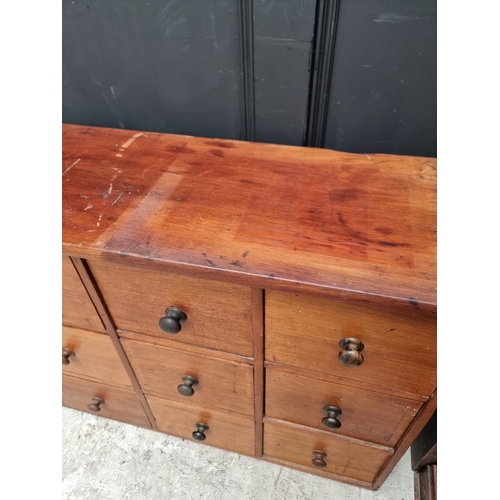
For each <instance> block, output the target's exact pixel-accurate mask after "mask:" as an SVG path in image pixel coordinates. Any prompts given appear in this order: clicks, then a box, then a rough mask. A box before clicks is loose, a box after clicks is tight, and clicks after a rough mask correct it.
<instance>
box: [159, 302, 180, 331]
mask: <svg viewBox="0 0 500 500" xmlns="http://www.w3.org/2000/svg"><path fill="white" fill-rule="evenodd" d="M186 320H187V316H186V313H185V312H184V311H181V310H180V309H178V308H177V307H169V308H167V309H165V316H164V317H163V318H160V321H159V322H158V324H159V325H160V328H161V329H162V330H163V331H164V332H165V333H170V334H172V335H175V334H176V333H179V332H180V331H181V329H182V326H181V323H182V322H184V321H186Z"/></svg>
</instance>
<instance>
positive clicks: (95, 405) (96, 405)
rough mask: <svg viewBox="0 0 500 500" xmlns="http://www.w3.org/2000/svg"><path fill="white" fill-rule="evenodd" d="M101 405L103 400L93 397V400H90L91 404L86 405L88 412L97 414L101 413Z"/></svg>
mask: <svg viewBox="0 0 500 500" xmlns="http://www.w3.org/2000/svg"><path fill="white" fill-rule="evenodd" d="M103 403H104V399H101V398H97V397H94V398H92V403H91V404H89V405H87V408H88V409H89V410H90V411H95V412H96V413H97V412H100V411H101V405H102V404H103Z"/></svg>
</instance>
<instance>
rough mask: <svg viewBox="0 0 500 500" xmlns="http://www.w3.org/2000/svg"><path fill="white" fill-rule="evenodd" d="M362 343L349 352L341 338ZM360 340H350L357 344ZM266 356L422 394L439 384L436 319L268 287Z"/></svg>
mask: <svg viewBox="0 0 500 500" xmlns="http://www.w3.org/2000/svg"><path fill="white" fill-rule="evenodd" d="M346 338H355V339H358V340H360V341H361V342H362V344H363V345H364V348H363V350H362V351H361V352H358V351H356V349H352V350H351V351H350V352H349V353H348V352H347V351H344V353H343V355H344V356H345V357H347V356H348V355H349V356H350V357H351V359H356V356H357V357H358V359H361V357H360V356H359V355H360V354H361V356H362V358H363V361H362V363H361V364H360V365H358V366H356V365H353V366H345V365H344V364H343V363H342V362H341V361H340V360H339V357H338V356H339V354H340V353H341V352H342V349H341V348H340V347H339V342H340V341H341V340H342V339H346ZM354 346H355V344H351V346H349V347H351V348H354ZM265 347H266V359H267V360H268V361H271V362H275V363H279V364H283V365H289V366H295V367H297V368H303V369H305V370H311V371H316V372H321V373H326V374H330V375H335V376H338V377H343V378H346V379H350V380H356V381H360V382H364V383H369V384H374V385H378V386H382V387H387V388H391V389H394V390H397V391H405V392H408V393H412V394H419V395H421V396H426V397H427V396H430V394H431V393H432V392H433V390H434V389H435V387H436V321H435V319H431V318H421V317H420V318H417V317H415V316H411V315H410V314H403V313H391V312H386V311H382V310H377V309H373V308H368V307H362V306H353V305H348V304H344V303H342V302H336V301H333V300H327V299H319V298H314V297H305V296H299V295H295V294H290V293H281V292H273V291H266V341H265Z"/></svg>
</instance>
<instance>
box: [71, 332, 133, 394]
mask: <svg viewBox="0 0 500 500" xmlns="http://www.w3.org/2000/svg"><path fill="white" fill-rule="evenodd" d="M62 346H63V348H64V347H66V348H68V349H71V350H72V351H73V352H74V353H75V354H74V356H70V357H69V359H68V361H69V365H63V367H62V371H63V373H64V374H66V375H73V376H76V377H81V378H86V379H89V380H94V381H99V382H104V383H105V384H111V385H117V386H119V387H126V388H128V389H132V384H131V382H130V378H129V376H128V375H127V372H126V371H125V368H124V367H123V364H122V362H121V360H120V357H119V356H118V354H117V353H116V350H115V348H114V346H113V343H112V342H111V339H110V338H109V337H108V336H107V335H101V334H97V333H93V332H89V331H86V330H80V329H77V328H69V327H65V326H63V329H62Z"/></svg>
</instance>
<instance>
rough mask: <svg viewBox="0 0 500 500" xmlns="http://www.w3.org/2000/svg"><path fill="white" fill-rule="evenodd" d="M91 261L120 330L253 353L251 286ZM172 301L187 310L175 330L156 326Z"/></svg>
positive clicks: (241, 353) (229, 350)
mask: <svg viewBox="0 0 500 500" xmlns="http://www.w3.org/2000/svg"><path fill="white" fill-rule="evenodd" d="M89 266H90V269H91V271H92V274H93V276H94V278H95V280H96V282H97V284H98V286H99V289H100V291H101V293H102V295H103V297H104V300H105V302H106V304H107V306H108V309H109V311H110V312H111V315H112V317H113V320H114V322H115V324H116V326H117V328H118V329H119V330H124V331H129V332H135V333H143V334H146V335H152V336H154V337H159V338H167V339H169V340H174V341H178V342H184V343H188V344H193V345H196V346H199V347H208V348H212V349H217V350H220V351H225V352H231V353H234V354H240V355H242V356H249V357H250V356H253V345H252V330H251V326H252V319H251V305H252V303H251V289H250V288H248V287H244V286H239V285H232V284H228V283H220V282H216V281H209V280H204V279H196V278H191V277H188V276H181V275H175V274H169V273H164V272H158V271H148V270H144V269H139V268H134V267H128V266H127V267H126V266H121V265H116V264H110V263H107V262H101V261H91V262H89ZM170 307H175V308H177V309H180V310H181V311H182V312H184V313H185V314H186V316H187V319H186V320H185V321H184V322H179V323H178V324H179V326H180V327H181V331H180V332H179V333H177V334H171V333H166V332H164V331H163V330H162V329H161V328H160V326H159V320H160V319H161V318H162V317H165V316H166V309H167V308H170Z"/></svg>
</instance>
